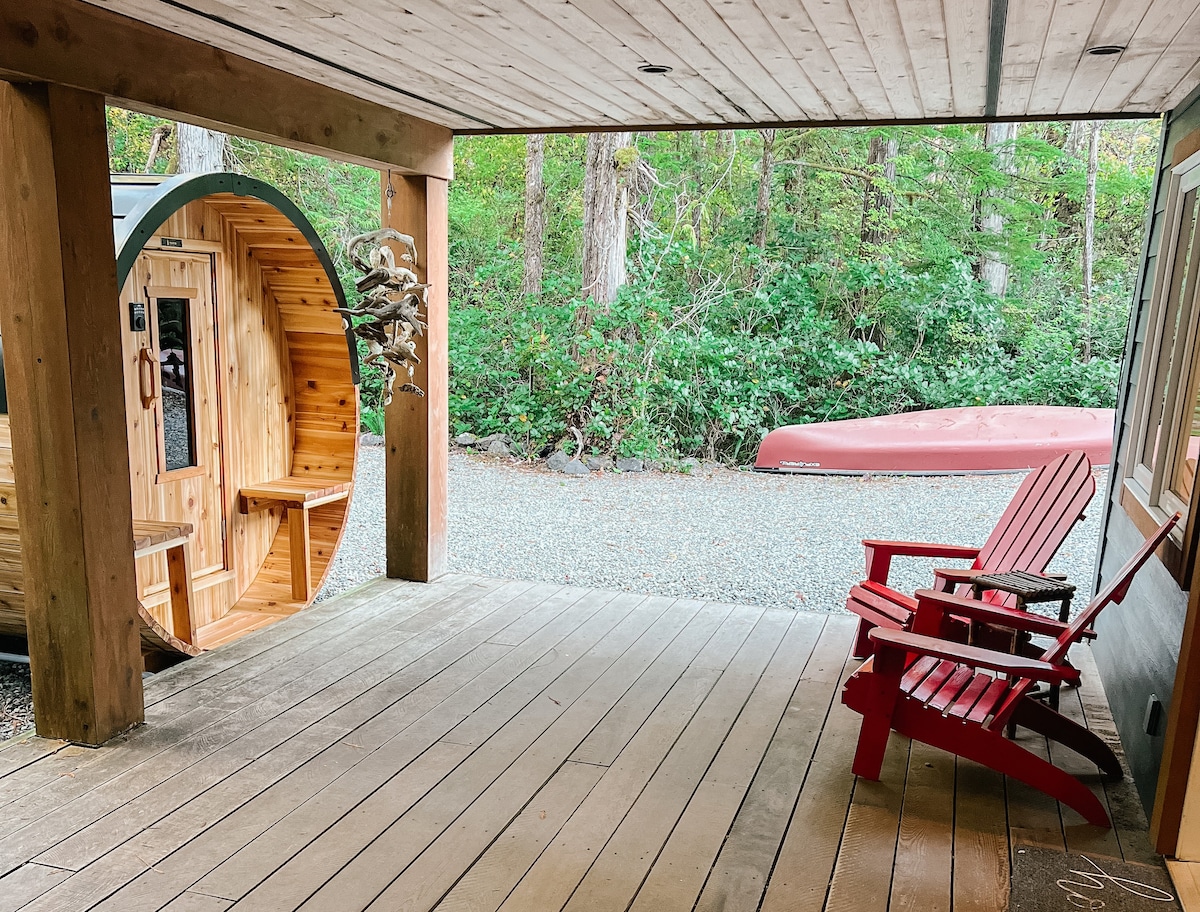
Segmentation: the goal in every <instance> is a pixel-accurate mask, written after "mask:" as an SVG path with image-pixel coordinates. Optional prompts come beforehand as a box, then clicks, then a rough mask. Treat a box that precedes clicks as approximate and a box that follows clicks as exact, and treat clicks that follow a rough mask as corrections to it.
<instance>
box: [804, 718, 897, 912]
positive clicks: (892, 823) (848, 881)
mask: <svg viewBox="0 0 1200 912" xmlns="http://www.w3.org/2000/svg"><path fill="white" fill-rule="evenodd" d="M908 759H909V741H908V739H907V738H902V737H900V736H899V735H897V734H895V733H893V734H892V736H891V738H890V739H889V740H888V746H887V750H886V751H885V752H884V757H883V768H882V770H881V771H880V776H879V781H878V782H872V781H870V780H869V779H862V778H859V779H857V780H856V781H855V783H854V795H853V796H852V797H851V799H850V810H849V812H848V813H847V815H846V828H845V830H844V831H843V834H842V844H841V846H840V847H839V848H838V857H837V864H836V865H835V866H834V869H833V880H832V881H830V884H829V897H828V899H826V901H825V908H826V909H827V910H828V912H887V908H888V902H889V899H890V896H891V884H892V874H893V871H894V869H895V859H896V844H897V839H898V836H899V831H900V810H901V807H902V805H903V802H904V787H905V778H906V775H907V773H908Z"/></svg>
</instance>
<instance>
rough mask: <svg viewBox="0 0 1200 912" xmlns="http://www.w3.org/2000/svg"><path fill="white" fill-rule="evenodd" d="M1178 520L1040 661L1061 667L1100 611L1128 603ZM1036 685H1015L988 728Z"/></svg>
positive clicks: (1176, 519)
mask: <svg viewBox="0 0 1200 912" xmlns="http://www.w3.org/2000/svg"><path fill="white" fill-rule="evenodd" d="M1179 519H1180V514H1178V513H1176V514H1175V515H1174V516H1172V517H1171V518H1170V519H1168V520H1167V521H1166V522H1165V523H1163V524H1162V525H1161V526H1159V527H1158V528H1157V529H1156V530H1155V531H1154V534H1153V535H1151V536H1150V537H1149V538H1148V539H1146V540H1145V541H1144V542H1143V543H1142V546H1141V547H1140V548H1138V549H1137V551H1135V552H1134V553H1133V556H1132V557H1130V558H1129V560H1127V561H1126V562H1125V566H1123V567H1122V568H1121V569H1120V570H1119V571H1118V572H1117V575H1116V576H1114V577H1113V579H1112V582H1110V583H1109V584H1108V585H1107V586H1105V587H1104V588H1103V589H1102V590H1101V591H1100V594H1099V595H1097V596H1096V597H1095V598H1093V599H1092V600H1091V602H1089V603H1088V606H1087V607H1086V608H1084V609H1083V611H1081V612H1079V616H1078V617H1077V618H1075V620H1074V621H1072V622H1071V625H1070V626H1069V627H1068V628H1067V629H1066V630H1064V631H1063V632H1062V633H1060V634H1059V635H1058V638H1057V639H1056V640H1055V641H1054V642H1053V643H1052V644H1051V645H1050V648H1049V649H1047V650H1046V651H1045V652H1044V653H1042V655H1041V657H1040V658H1041V660H1042V661H1043V662H1051V663H1052V664H1055V665H1057V664H1059V663H1060V662H1061V661H1062V660H1063V658H1064V657H1065V656H1066V654H1067V650H1068V649H1070V648H1071V646H1073V645H1074V644H1075V643H1077V642H1079V640H1080V639H1081V637H1082V635H1083V631H1085V630H1087V629H1088V628H1089V627H1091V626H1092V625H1093V624H1095V623H1096V618H1097V617H1098V616H1099V614H1100V612H1101V611H1103V610H1104V609H1105V608H1107V607H1108V606H1109V605H1112V604H1117V605H1119V604H1120V603H1121V602H1122V601H1124V600H1125V596H1126V594H1128V592H1129V587H1130V585H1131V584H1132V583H1133V578H1134V577H1135V576H1136V575H1137V572H1138V571H1139V570H1141V569H1142V566H1143V565H1144V564H1145V563H1146V561H1148V560H1149V559H1150V555H1151V554H1153V553H1154V552H1155V551H1157V550H1158V546H1159V545H1161V544H1162V543H1163V540H1164V539H1166V537H1167V536H1168V535H1170V534H1171V530H1172V529H1173V528H1175V524H1176V523H1177V522H1179ZM1035 684H1036V682H1035V681H1032V680H1030V679H1028V678H1023V679H1021V680H1020V681H1019V682H1017V684H1016V686H1014V687H1013V688H1012V689H1011V690H1010V691H1009V692H1008V696H1007V697H1005V699H1004V702H1003V703H1001V704H1000V707H999V708H998V709H997V710H996V714H995V715H994V716H993V718H992V722H991V725H990V726H989V727H990V728H993V729H997V730H998V728H999V727H1001V726H1003V725H1004V724H1005V723H1007V721H1008V717H1009V716H1011V715H1012V713H1013V711H1014V710H1015V709H1016V708H1017V704H1018V703H1019V702H1020V700H1021V698H1022V697H1024V696H1025V694H1026V693H1028V692H1029V690H1030V688H1032V687H1033V686H1034V685H1035Z"/></svg>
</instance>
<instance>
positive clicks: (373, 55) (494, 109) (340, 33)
mask: <svg viewBox="0 0 1200 912" xmlns="http://www.w3.org/2000/svg"><path fill="white" fill-rule="evenodd" d="M93 2H94V0H93ZM298 3H303V0H272V3H271V4H269V5H268V4H264V3H253V4H251V3H246V2H241V0H187V4H188V6H190V7H192V8H194V9H195V10H198V11H199V13H197V14H190V15H189V14H187V13H183V12H180V11H178V10H177V9H175V8H174V7H168V9H171V10H172V12H173V14H174V15H176V16H180V17H185V20H184V21H188V20H189V19H190V21H192V22H193V23H194V25H193V28H195V27H201V28H204V29H205V31H206V34H210V35H212V36H213V40H214V41H223V40H224V37H223V36H224V34H225V33H229V34H233V35H241V34H243V33H241V32H239V31H238V30H237V29H236V28H229V27H227V26H225V27H223V26H221V25H220V24H219V23H216V22H212V21H211V20H206V19H205V18H204V17H203V15H200V14H204V15H208V16H215V17H219V18H221V19H224V20H226V21H228V22H230V23H233V24H234V25H235V26H238V27H240V28H245V29H247V30H249V31H252V32H256V33H259V34H263V35H270V36H271V37H272V38H273V39H277V40H279V41H281V42H282V43H284V44H287V45H291V46H294V47H299V48H317V49H319V55H320V56H321V57H322V58H323V59H326V60H329V61H330V62H331V63H334V64H338V65H340V66H343V67H346V68H348V69H350V70H353V71H355V72H359V73H365V74H370V75H371V76H373V77H375V78H377V79H380V80H382V81H384V82H388V83H390V84H393V85H396V86H398V87H400V88H403V89H405V90H406V91H410V92H414V93H416V94H418V95H423V96H425V97H428V98H432V99H444V98H453V99H454V101H453V105H454V107H457V108H459V109H460V110H463V111H464V112H466V113H469V114H472V115H474V116H477V117H479V118H482V119H483V120H485V121H487V122H489V123H495V124H506V125H508V124H512V123H513V122H514V120H515V118H514V114H517V115H519V116H520V117H521V118H526V119H530V118H531V119H535V120H536V119H537V118H550V117H555V116H558V117H561V116H562V115H564V114H565V113H566V110H565V109H562V110H556V109H555V107H554V106H553V105H551V104H550V103H549V102H548V101H547V100H543V99H539V98H537V97H536V95H535V94H534V93H533V92H526V93H524V94H525V95H526V96H527V97H526V98H525V99H524V100H521V99H519V98H512V97H509V98H504V99H498V98H497V97H496V92H495V90H494V88H490V87H489V83H493V82H494V77H491V76H490V75H489V74H487V73H484V72H483V71H482V70H480V69H479V68H478V67H475V66H474V65H473V64H472V63H471V61H470V60H468V59H465V58H464V59H461V60H458V59H453V58H444V57H441V56H436V57H433V56H428V55H421V54H412V55H410V54H398V53H391V54H389V53H387V49H388V48H389V45H386V44H382V43H380V42H379V41H378V40H377V37H378V32H379V29H380V25H381V21H380V20H381V18H382V17H383V16H384V15H385V14H386V10H382V9H379V8H378V7H376V9H375V13H374V14H373V15H371V14H366V15H361V16H360V15H357V10H356V8H355V7H354V6H352V5H348V4H339V7H338V8H339V13H338V15H336V16H324V17H319V18H314V19H305V18H304V17H303V16H301V15H293V9H294V10H296V11H298V12H303V11H304V10H305V6H294V5H295V4H298ZM288 4H292V6H288ZM113 5H114V6H117V5H119V6H120V7H121V8H122V11H125V9H126V8H128V9H133V8H136V9H137V12H136V13H132V12H131V13H130V15H137V16H138V17H139V18H142V19H147V18H151V17H156V16H157V11H158V10H159V9H161V8H162V6H163V5H162V4H161V3H160V2H159V0H113ZM280 7H284V8H283V9H280ZM245 40H247V41H251V42H252V41H254V39H253V38H250V37H249V36H247V37H246V39H245ZM267 46H268V47H271V45H267ZM278 53H279V55H281V56H282V57H283V58H284V59H285V60H296V61H300V62H302V63H304V64H305V65H306V68H308V69H309V70H310V71H311V73H312V75H314V76H316V77H318V78H322V79H325V78H328V77H329V76H330V75H337V71H336V70H334V69H333V68H332V67H325V66H322V65H321V64H319V63H316V62H314V61H311V60H307V59H306V58H304V57H302V56H300V55H289V54H288V52H287V51H286V50H279V51H278ZM443 63H444V64H445V65H444V66H443ZM481 83H482V85H481ZM364 84H365V85H370V83H364ZM387 94H388V96H389V98H390V99H391V100H393V101H394V99H395V93H387ZM401 97H402V96H401ZM516 122H521V121H520V120H517V121H516Z"/></svg>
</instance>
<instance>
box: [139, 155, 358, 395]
mask: <svg viewBox="0 0 1200 912" xmlns="http://www.w3.org/2000/svg"><path fill="white" fill-rule="evenodd" d="M217 193H232V194H234V195H235V196H248V197H252V198H253V199H258V200H262V201H263V202H264V203H266V204H267V205H269V206H273V207H274V208H275V209H277V210H278V211H279V212H280V213H281V214H282V215H283V216H284V217H285V218H287V219H288V221H290V222H291V223H292V224H293V225H295V226H296V227H297V228H298V229H300V233H301V234H302V235H303V236H304V239H305V240H306V241H308V244H309V246H310V247H311V248H312V250H313V253H315V254H316V255H317V261H318V262H319V263H320V264H321V267H322V268H323V269H324V270H325V274H326V275H327V276H328V277H329V284H330V286H331V287H332V288H333V294H334V298H335V299H336V300H337V304H338V307H346V306H347V304H346V292H345V291H344V290H343V288H342V282H341V280H340V279H339V278H338V274H337V270H336V269H335V268H334V266H333V260H332V258H330V256H329V251H328V250H327V249H326V248H325V245H324V244H323V243H322V242H321V238H320V236H318V234H317V231H316V229H315V228H313V226H312V223H311V222H310V221H309V220H308V218H307V216H305V214H304V213H303V212H301V211H300V209H299V207H298V206H297V205H296V204H295V203H293V202H292V201H291V199H290V198H289V197H288V196H287V195H285V194H284V193H283V192H282V191H280V190H278V189H276V188H275V187H272V186H271V185H270V184H268V183H266V182H265V181H260V180H258V179H257V178H253V177H246V176H245V175H244V174H232V173H230V172H227V171H216V172H212V173H209V174H179V175H176V176H175V177H172V178H168V179H167V180H165V181H163V182H162V183H161V184H159V185H158V186H157V187H154V188H153V189H152V190H150V192H148V193H147V194H146V196H145V197H144V198H143V199H141V200H140V201H139V202H138V203H137V205H136V206H134V207H133V208H132V209H131V210H130V211H129V214H128V215H126V216H125V217H124V218H123V219H122V220H121V223H120V225H119V226H118V227H117V238H116V242H117V285H118V286H120V287H122V288H123V287H124V286H125V280H126V279H127V278H128V277H129V271H130V270H131V269H133V264H134V263H135V262H136V261H137V258H138V254H139V253H141V252H142V248H144V247H145V246H146V242H147V241H149V240H150V238H152V237H154V235H155V233H156V232H157V231H158V229H159V228H160V227H161V226H162V224H163V222H165V221H166V220H167V219H168V218H170V217H171V215H172V214H174V213H175V212H177V211H178V210H180V209H182V208H183V207H184V206H186V205H187V204H188V203H191V202H195V201H196V200H198V199H203V198H204V197H206V196H212V195H214V194H217ZM346 348H347V349H348V351H349V354H350V377H351V379H352V380H353V382H354V385H355V386H357V385H358V384H359V382H360V381H361V379H362V376H361V373H360V369H359V364H358V344H357V342H356V341H355V338H354V333H353V331H352V330H350V329H347V330H346Z"/></svg>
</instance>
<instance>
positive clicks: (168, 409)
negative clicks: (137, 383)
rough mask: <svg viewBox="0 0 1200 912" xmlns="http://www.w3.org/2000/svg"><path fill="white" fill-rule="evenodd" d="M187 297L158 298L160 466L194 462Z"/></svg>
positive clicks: (179, 466)
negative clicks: (161, 464) (163, 458)
mask: <svg viewBox="0 0 1200 912" xmlns="http://www.w3.org/2000/svg"><path fill="white" fill-rule="evenodd" d="M188 304H189V302H188V300H187V299H186V298H159V299H158V364H159V372H160V373H159V379H160V381H161V382H160V384H159V389H160V390H161V391H162V424H163V428H162V430H163V453H164V456H165V465H164V466H163V469H164V470H165V471H167V472H170V471H172V470H174V469H183V468H187V467H188V466H194V465H196V430H195V428H196V415H195V406H194V403H193V401H192V346H191V343H190V340H191V326H190V322H191V321H190V319H189V310H190V308H189V307H188Z"/></svg>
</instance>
